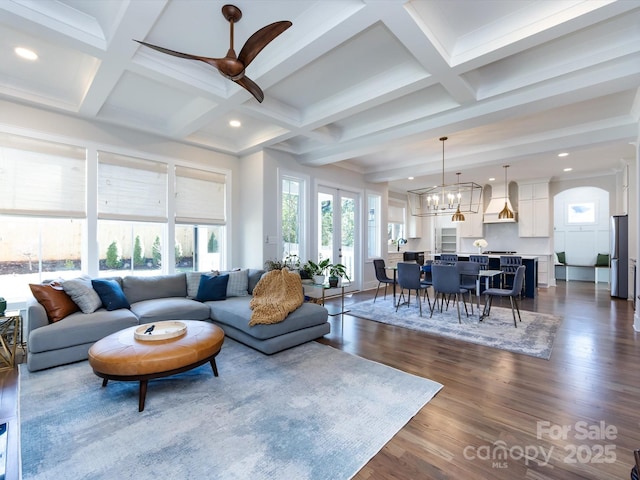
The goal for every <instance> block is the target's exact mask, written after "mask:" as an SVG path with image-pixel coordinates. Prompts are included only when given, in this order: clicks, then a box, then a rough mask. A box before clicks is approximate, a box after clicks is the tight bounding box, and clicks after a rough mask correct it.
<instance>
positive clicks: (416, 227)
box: [407, 214, 422, 238]
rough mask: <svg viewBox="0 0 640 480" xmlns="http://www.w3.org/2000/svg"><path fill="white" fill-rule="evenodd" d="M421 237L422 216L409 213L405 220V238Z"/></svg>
mask: <svg viewBox="0 0 640 480" xmlns="http://www.w3.org/2000/svg"><path fill="white" fill-rule="evenodd" d="M421 237H422V217H416V216H415V215H411V214H409V219H408V221H407V238H421Z"/></svg>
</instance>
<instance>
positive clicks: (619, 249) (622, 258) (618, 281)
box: [611, 215, 629, 299]
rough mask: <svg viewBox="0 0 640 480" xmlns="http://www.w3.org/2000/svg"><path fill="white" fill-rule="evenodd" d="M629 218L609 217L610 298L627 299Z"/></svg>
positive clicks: (624, 216)
mask: <svg viewBox="0 0 640 480" xmlns="http://www.w3.org/2000/svg"><path fill="white" fill-rule="evenodd" d="M628 239H629V217H627V215H614V216H613V217H611V296H612V297H619V298H625V299H626V298H627V292H628V289H629V247H628Z"/></svg>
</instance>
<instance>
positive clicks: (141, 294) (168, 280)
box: [122, 273, 187, 303]
mask: <svg viewBox="0 0 640 480" xmlns="http://www.w3.org/2000/svg"><path fill="white" fill-rule="evenodd" d="M122 290H123V291H124V294H125V295H126V296H127V299H128V300H129V303H136V302H141V301H142V300H151V299H153V298H167V297H186V296H187V276H186V275H185V274H184V273H176V274H173V275H157V276H152V277H138V276H128V277H124V278H123V279H122Z"/></svg>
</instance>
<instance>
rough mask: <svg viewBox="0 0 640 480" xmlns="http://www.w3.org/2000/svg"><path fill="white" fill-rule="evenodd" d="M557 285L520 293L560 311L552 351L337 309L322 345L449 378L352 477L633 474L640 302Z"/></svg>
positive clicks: (638, 435)
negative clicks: (481, 341)
mask: <svg viewBox="0 0 640 480" xmlns="http://www.w3.org/2000/svg"><path fill="white" fill-rule="evenodd" d="M558 283H559V285H558V286H557V287H553V288H549V289H539V290H538V296H537V298H536V299H524V300H523V302H522V308H523V309H524V310H533V311H538V312H543V313H550V314H554V315H558V316H561V317H563V321H562V324H561V327H560V329H559V332H558V335H557V338H556V341H555V344H554V347H553V352H552V355H551V359H550V360H542V359H539V358H533V357H529V356H525V355H518V354H514V353H510V352H506V351H501V350H496V349H493V348H489V347H482V346H477V345H473V344H469V343H464V342H460V341H454V340H448V339H445V338H442V337H436V336H432V335H427V334H422V333H419V332H414V331H410V330H406V329H403V328H398V327H392V326H388V325H384V324H380V323H376V322H373V321H369V320H363V319H359V318H357V317H353V316H350V315H348V314H346V315H344V319H343V322H344V323H343V325H340V322H341V319H340V317H339V316H338V317H332V320H331V322H332V332H331V334H329V335H327V336H326V337H325V338H324V339H322V340H321V342H322V343H325V344H328V345H331V346H334V347H335V348H338V349H341V350H344V351H346V352H350V353H353V354H356V355H359V356H361V357H364V358H368V359H370V360H374V361H377V362H380V363H384V364H386V365H389V366H392V367H395V368H397V369H400V370H403V371H405V372H408V373H412V374H415V375H419V376H422V377H426V378H430V379H432V380H435V381H437V382H440V383H441V384H443V385H444V387H443V389H442V390H441V391H440V392H439V393H438V394H437V395H436V396H435V398H434V399H433V400H431V401H430V402H429V403H428V404H427V405H426V406H425V407H424V408H423V409H422V410H421V411H420V412H419V413H418V414H417V415H416V416H415V417H414V418H413V419H412V420H411V421H409V423H408V424H407V425H406V426H405V427H404V428H403V429H402V430H401V431H400V432H398V434H396V435H395V437H394V438H393V439H392V440H391V441H390V442H389V443H387V445H386V446H385V447H384V448H383V449H382V450H381V451H380V452H379V453H378V454H377V455H376V456H375V457H374V458H373V459H372V460H371V461H370V462H369V463H368V464H367V465H366V466H365V467H364V468H362V470H361V471H360V472H359V473H358V474H357V475H356V477H355V479H357V480H364V479H375V480H383V479H509V480H513V479H562V480H572V479H628V478H629V471H630V469H631V467H632V465H633V462H634V457H633V450H634V449H636V448H640V381H639V379H640V375H639V373H638V370H639V367H638V363H639V360H640V341H639V340H640V337H639V335H640V334H639V333H636V332H635V331H634V330H633V306H632V303H631V302H627V301H624V300H619V299H612V298H611V297H610V295H609V290H608V287H607V285H606V284H604V283H600V284H598V285H597V286H596V285H594V284H593V283H588V282H570V283H568V284H567V283H565V282H558ZM373 293H374V291H370V292H361V293H357V294H354V295H353V296H351V297H350V298H347V299H346V300H345V304H346V306H347V308H348V304H349V303H355V302H358V301H361V300H364V299H368V298H371V297H372V296H373ZM378 301H383V300H381V299H380V298H379V299H378ZM386 301H387V302H390V301H391V296H390V295H388V296H387V300H386ZM327 305H328V308H329V309H330V310H331V309H332V308H333V309H335V308H336V307H339V301H338V300H330V301H329V302H327ZM494 305H496V303H494ZM505 328H514V327H513V325H512V324H505ZM500 454H502V455H500ZM527 455H528V456H529V458H527ZM547 460H548V461H547Z"/></svg>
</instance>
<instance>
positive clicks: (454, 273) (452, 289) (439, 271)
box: [431, 264, 475, 323]
mask: <svg viewBox="0 0 640 480" xmlns="http://www.w3.org/2000/svg"><path fill="white" fill-rule="evenodd" d="M431 276H432V279H433V291H434V294H435V297H434V299H433V306H432V308H431V316H432V317H433V311H434V310H435V308H436V305H437V303H438V295H440V312H442V308H443V304H444V302H445V297H446V296H448V297H449V298H451V297H453V301H454V302H456V308H457V309H458V323H462V321H461V319H460V299H462V302H463V303H464V311H465V313H466V314H467V317H468V316H469V312H468V310H467V303H466V302H465V300H464V294H465V293H467V292H468V290H467V289H466V288H462V287H460V274H459V273H458V267H456V266H455V265H437V264H433V265H432V266H431ZM474 288H475V287H474ZM448 305H449V301H448V300H447V306H448Z"/></svg>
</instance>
